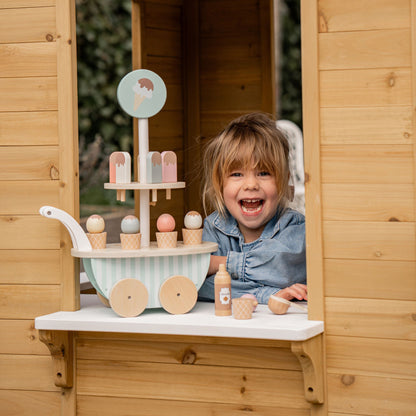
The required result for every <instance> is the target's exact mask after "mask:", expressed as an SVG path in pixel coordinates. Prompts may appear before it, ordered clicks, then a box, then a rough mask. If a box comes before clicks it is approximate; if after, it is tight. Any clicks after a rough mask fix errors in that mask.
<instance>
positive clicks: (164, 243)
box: [156, 231, 178, 248]
mask: <svg viewBox="0 0 416 416" xmlns="http://www.w3.org/2000/svg"><path fill="white" fill-rule="evenodd" d="M156 240H157V246H158V247H159V248H175V247H176V243H177V241H178V232H177V231H170V232H159V233H156Z"/></svg>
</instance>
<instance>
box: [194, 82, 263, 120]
mask: <svg viewBox="0 0 416 416" xmlns="http://www.w3.org/2000/svg"><path fill="white" fill-rule="evenodd" d="M261 106H262V94H261V83H255V82H245V83H244V84H241V83H234V82H233V81H231V82H230V83H228V84H225V83H224V84H221V85H220V84H218V83H213V82H212V83H210V82H205V83H203V84H202V85H201V111H209V110H212V109H214V108H215V109H216V110H217V111H230V110H233V111H237V110H239V111H242V112H250V111H258V110H259V109H260V108H261Z"/></svg>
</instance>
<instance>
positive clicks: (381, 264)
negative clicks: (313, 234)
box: [324, 259, 416, 300]
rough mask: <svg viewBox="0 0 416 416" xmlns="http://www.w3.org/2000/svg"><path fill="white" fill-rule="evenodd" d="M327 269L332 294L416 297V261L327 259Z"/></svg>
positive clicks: (326, 280)
mask: <svg viewBox="0 0 416 416" xmlns="http://www.w3.org/2000/svg"><path fill="white" fill-rule="evenodd" d="M324 271H325V295H326V296H329V297H346V298H354V297H360V298H366V299H391V300H416V279H415V275H416V262H414V261H388V260H387V261H386V260H384V261H377V260H346V259H326V260H325V261H324ZM392 282H394V284H392Z"/></svg>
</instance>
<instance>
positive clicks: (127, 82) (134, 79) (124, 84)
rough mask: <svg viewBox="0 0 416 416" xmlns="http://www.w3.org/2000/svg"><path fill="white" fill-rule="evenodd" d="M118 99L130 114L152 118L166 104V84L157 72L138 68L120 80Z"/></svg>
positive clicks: (136, 116)
mask: <svg viewBox="0 0 416 416" xmlns="http://www.w3.org/2000/svg"><path fill="white" fill-rule="evenodd" d="M117 99H118V102H119V103H120V106H121V108H122V109H123V110H124V111H125V112H126V113H127V114H129V115H130V116H132V117H135V118H150V117H152V116H154V115H155V114H157V113H158V112H159V111H160V110H161V109H162V107H163V106H164V105H165V102H166V86H165V83H164V82H163V80H162V78H160V77H159V75H157V74H156V73H154V72H152V71H149V70H147V69H137V70H135V71H132V72H129V73H128V74H127V75H125V76H124V78H123V79H122V80H121V81H120V83H119V85H118V88H117Z"/></svg>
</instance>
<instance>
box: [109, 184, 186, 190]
mask: <svg viewBox="0 0 416 416" xmlns="http://www.w3.org/2000/svg"><path fill="white" fill-rule="evenodd" d="M181 188H185V182H161V183H140V182H129V183H108V182H107V183H105V184H104V189H117V190H123V189H125V190H131V189H142V190H143V189H149V190H151V189H162V190H163V189H181Z"/></svg>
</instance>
